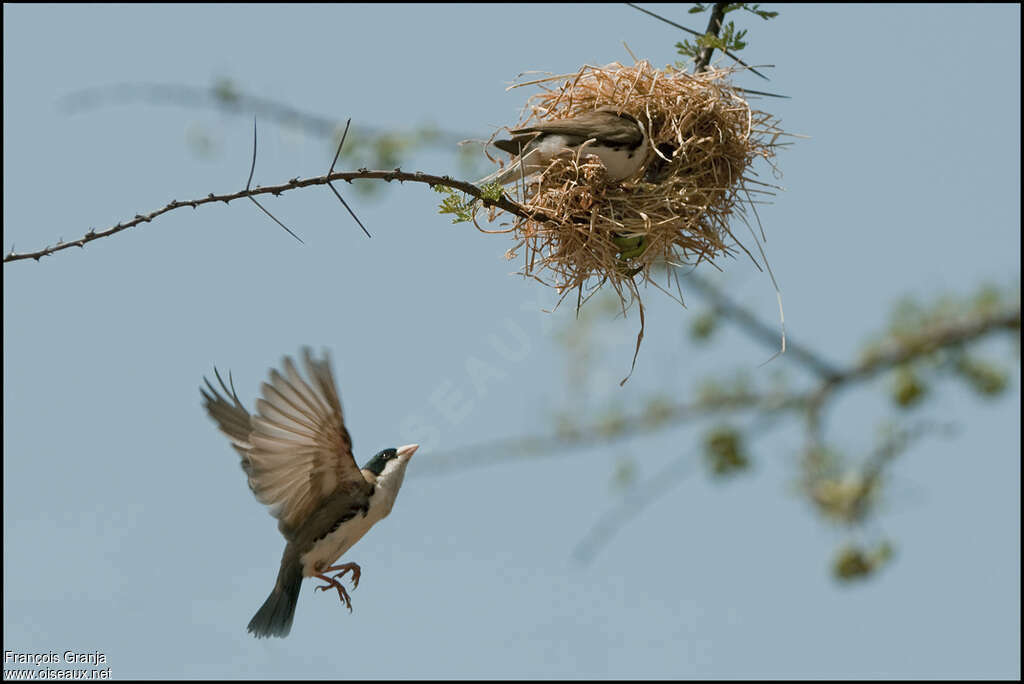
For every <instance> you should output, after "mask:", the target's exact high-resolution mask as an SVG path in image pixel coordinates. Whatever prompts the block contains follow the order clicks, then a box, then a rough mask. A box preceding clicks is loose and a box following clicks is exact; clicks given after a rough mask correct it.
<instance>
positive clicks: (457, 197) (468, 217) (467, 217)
mask: <svg viewBox="0 0 1024 684" xmlns="http://www.w3.org/2000/svg"><path fill="white" fill-rule="evenodd" d="M434 190H435V191H437V192H439V193H441V194H442V195H447V197H445V198H444V199H443V200H441V204H440V205H439V207H438V210H437V213H439V214H453V215H454V218H453V219H452V223H465V222H467V221H472V220H473V214H474V213H476V210H475V207H474V202H473V200H471V199H469V198H468V196H467V195H463V194H462V193H459V192H458V191H457V190H453V189H452V188H449V187H447V186H445V185H435V186H434Z"/></svg>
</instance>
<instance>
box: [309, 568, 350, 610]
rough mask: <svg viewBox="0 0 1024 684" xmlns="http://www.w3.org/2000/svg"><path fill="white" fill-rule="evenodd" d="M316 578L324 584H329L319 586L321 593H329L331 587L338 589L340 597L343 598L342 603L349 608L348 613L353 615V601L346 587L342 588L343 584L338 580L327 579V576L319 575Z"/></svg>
mask: <svg viewBox="0 0 1024 684" xmlns="http://www.w3.org/2000/svg"><path fill="white" fill-rule="evenodd" d="M316 577H317V579H322V580H323V581H324V582H327V584H324V585H320V586H317V587H316V588H317V589H320V590H321V591H327V590H328V589H330V588H331V587H334V588H335V589H337V590H338V596H339V597H340V598H341V601H342V602H343V603H344V604H345V607H346V608H348V612H350V613H351V612H352V599H351V598H350V597H349V595H348V592H347V591H345V587H343V586H342V584H341V582H339V581H338V580H337V579H334V578H331V577H327V576H326V575H317V576H316Z"/></svg>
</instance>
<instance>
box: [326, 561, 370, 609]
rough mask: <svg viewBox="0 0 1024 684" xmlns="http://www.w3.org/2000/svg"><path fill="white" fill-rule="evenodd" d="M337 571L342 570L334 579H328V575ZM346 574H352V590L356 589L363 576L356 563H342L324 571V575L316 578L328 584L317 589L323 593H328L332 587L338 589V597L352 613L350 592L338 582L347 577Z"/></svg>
mask: <svg viewBox="0 0 1024 684" xmlns="http://www.w3.org/2000/svg"><path fill="white" fill-rule="evenodd" d="M335 570H340V571H341V572H339V573H338V574H337V575H335V576H334V577H328V576H327V573H329V572H334V571H335ZM346 572H351V573H352V588H353V589H355V588H356V587H358V586H359V577H360V575H362V570H361V569H360V568H359V565H357V564H356V563H342V564H341V565H335V566H333V567H330V568H325V569H324V571H323V572H322V573H320V574H318V575H316V577H317V579H321V580H323V581H324V582H327V584H324V585H322V586H318V587H316V588H317V589H320V590H321V591H327V590H328V589H331V588H332V587H333V588H334V589H337V590H338V596H339V597H341V600H342V602H343V603H344V604H345V607H346V608H348V612H350V613H351V612H352V599H351V597H349V595H348V592H347V591H346V590H345V587H344V586H343V585H342V584H341V582H339V581H338V580H340V579H341V578H342V577H344V576H345V573H346Z"/></svg>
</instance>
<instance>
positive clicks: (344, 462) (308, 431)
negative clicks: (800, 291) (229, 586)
mask: <svg viewBox="0 0 1024 684" xmlns="http://www.w3.org/2000/svg"><path fill="white" fill-rule="evenodd" d="M302 355H303V364H304V366H305V370H306V375H307V376H308V378H309V380H308V381H307V380H306V379H305V378H303V377H302V376H301V375H300V374H299V372H298V370H297V369H296V367H295V364H294V363H293V362H292V360H291V358H288V357H285V359H284V362H283V364H282V369H281V371H277V370H271V371H270V382H269V383H268V382H265V383H263V384H262V386H261V392H262V397H261V398H260V399H257V400H256V414H255V415H251V414H249V412H248V411H246V410H245V407H243V406H242V403H241V402H240V401H239V400H238V395H237V394H236V393H235V389H234V386H233V385H232V386H231V388H230V389H228V387H227V386H225V384H224V380H223V379H222V378H221V377H220V374H219V373H217V374H216V375H217V380H218V381H219V382H220V386H221V389H222V390H223V392H224V395H227V397H230V401H229V400H228V398H226V397H225V396H223V395H222V394H221V393H220V392H218V391H217V389H215V388H214V387H213V385H212V384H210V381H209V380H206V388H207V389H202V388H200V392H201V393H202V395H203V399H204V405H205V407H206V410H207V412H208V413H209V414H210V417H212V418H213V419H214V420H215V421H217V426H218V427H219V428H220V429H221V431H222V432H223V433H224V434H225V435H227V436H228V439H230V440H231V443H232V444H233V445H234V447H235V449H236V450H237V451H238V453H239V454H240V455H241V457H242V469H243V470H244V471H245V473H246V475H247V476H248V478H249V487H250V488H251V489H252V491H253V493H254V494H255V495H256V498H257V499H258V500H259V501H260V502H261V503H264V504H266V505H268V506H270V510H271V513H272V514H273V515H274V516H275V517H277V518H278V520H279V524H278V527H279V528H280V530H281V533H282V534H284V536H285V537H286V538H291V536H293V534H294V532H295V530H296V529H297V527H298V525H299V524H300V523H302V522H303V521H305V520H306V519H307V518H308V517H309V516H310V515H311V514H312V513H313V512H314V511H315V510H316V509H317V507H318V506H319V505H320V504H321V502H322V501H323V500H324V499H325V498H327V497H329V496H331V495H332V494H335V493H337V492H339V491H349V492H351V495H352V497H353V499H354V500H355V499H359V498H362V497H365V496H368V495H369V491H370V490H371V489H372V486H371V485H370V484H368V483H367V482H366V480H365V479H364V478H363V476H362V473H360V472H359V467H358V466H357V465H356V462H355V459H354V458H353V457H352V439H351V437H350V436H349V434H348V430H347V429H346V428H345V421H344V417H343V414H342V412H341V401H340V400H339V398H338V392H337V389H336V388H335V384H334V376H333V374H332V373H331V367H330V362H329V360H328V359H327V356H326V355H325V356H324V358H323V359H322V360H315V359H313V358H312V356H311V355H310V351H309V349H308V348H306V349H303V351H302ZM229 379H230V378H229ZM207 390H208V391H207Z"/></svg>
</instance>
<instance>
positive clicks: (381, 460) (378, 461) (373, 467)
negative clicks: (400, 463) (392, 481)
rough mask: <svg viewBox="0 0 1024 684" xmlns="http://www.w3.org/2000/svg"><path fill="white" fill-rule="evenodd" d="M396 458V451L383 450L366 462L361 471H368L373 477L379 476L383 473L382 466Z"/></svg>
mask: <svg viewBox="0 0 1024 684" xmlns="http://www.w3.org/2000/svg"><path fill="white" fill-rule="evenodd" d="M394 458H398V450H397V449H385V450H384V451H378V452H377V455H376V456H374V457H373V458H371V459H370V460H369V461H367V462H366V465H364V466H363V470H369V471H370V472H371V473H373V474H374V475H377V476H378V477H379V476H380V474H381V473H383V472H384V466H385V465H387V463H388V461H390V460H391V459H394Z"/></svg>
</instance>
